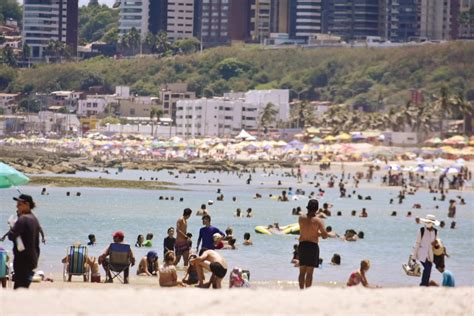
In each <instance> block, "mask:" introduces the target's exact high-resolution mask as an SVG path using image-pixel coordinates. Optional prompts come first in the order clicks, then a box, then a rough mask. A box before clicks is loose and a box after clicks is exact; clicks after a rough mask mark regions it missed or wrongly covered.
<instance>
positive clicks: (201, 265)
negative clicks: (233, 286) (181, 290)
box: [190, 250, 227, 289]
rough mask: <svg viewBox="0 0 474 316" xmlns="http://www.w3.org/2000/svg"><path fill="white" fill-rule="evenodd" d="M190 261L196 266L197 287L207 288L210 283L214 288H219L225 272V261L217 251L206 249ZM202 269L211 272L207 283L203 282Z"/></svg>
mask: <svg viewBox="0 0 474 316" xmlns="http://www.w3.org/2000/svg"><path fill="white" fill-rule="evenodd" d="M190 263H191V264H192V265H194V266H195V267H196V271H197V274H198V278H199V283H198V287H202V288H209V287H210V286H211V285H212V287H213V288H214V289H220V288H221V284H222V279H223V278H224V277H225V275H226V273H227V261H226V260H225V259H224V258H223V257H222V256H221V255H220V254H219V253H218V252H216V251H214V250H206V251H204V253H203V254H202V255H201V256H200V257H198V258H195V259H191V261H190ZM204 269H206V270H210V271H211V272H212V275H211V278H210V279H209V282H207V283H204Z"/></svg>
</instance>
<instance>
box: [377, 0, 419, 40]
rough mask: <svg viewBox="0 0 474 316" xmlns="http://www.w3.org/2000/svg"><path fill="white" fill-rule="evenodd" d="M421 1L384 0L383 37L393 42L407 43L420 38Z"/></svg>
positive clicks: (381, 15) (382, 9) (381, 23)
mask: <svg viewBox="0 0 474 316" xmlns="http://www.w3.org/2000/svg"><path fill="white" fill-rule="evenodd" d="M419 5H420V0H383V1H382V2H381V8H380V11H381V12H380V19H381V21H380V25H381V26H380V27H381V32H380V33H381V35H382V37H383V38H385V39H386V40H389V41H391V42H407V41H409V40H411V39H414V38H417V37H419V36H420V24H419V21H418V18H419V16H420V11H419V9H420V6H419Z"/></svg>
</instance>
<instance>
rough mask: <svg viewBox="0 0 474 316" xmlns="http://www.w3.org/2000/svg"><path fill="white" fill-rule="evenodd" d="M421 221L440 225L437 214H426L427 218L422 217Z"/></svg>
mask: <svg viewBox="0 0 474 316" xmlns="http://www.w3.org/2000/svg"><path fill="white" fill-rule="evenodd" d="M420 222H423V223H432V224H433V225H435V226H439V221H438V220H437V219H436V216H434V215H432V214H428V215H426V217H425V218H420Z"/></svg>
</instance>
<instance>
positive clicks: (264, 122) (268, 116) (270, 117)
mask: <svg viewBox="0 0 474 316" xmlns="http://www.w3.org/2000/svg"><path fill="white" fill-rule="evenodd" d="M277 114H278V110H277V109H276V107H275V105H274V104H273V103H271V102H268V103H267V105H266V106H265V108H264V109H263V111H262V114H261V116H260V127H263V128H264V129H265V130H266V129H267V127H268V126H269V125H271V124H272V123H274V122H275V120H276V116H277ZM265 134H266V132H265Z"/></svg>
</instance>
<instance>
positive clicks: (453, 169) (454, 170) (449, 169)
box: [444, 167, 459, 174]
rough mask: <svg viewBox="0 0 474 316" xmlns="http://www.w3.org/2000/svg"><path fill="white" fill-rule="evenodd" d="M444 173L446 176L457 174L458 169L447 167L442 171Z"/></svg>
mask: <svg viewBox="0 0 474 316" xmlns="http://www.w3.org/2000/svg"><path fill="white" fill-rule="evenodd" d="M444 173H447V174H454V173H459V169H458V168H454V167H449V168H446V169H445V170H444Z"/></svg>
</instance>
